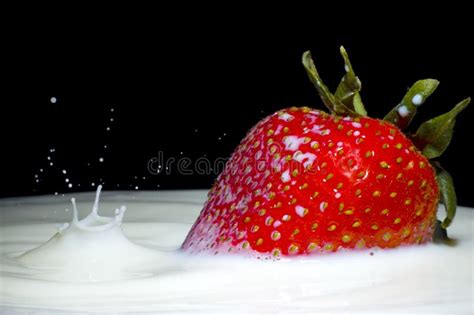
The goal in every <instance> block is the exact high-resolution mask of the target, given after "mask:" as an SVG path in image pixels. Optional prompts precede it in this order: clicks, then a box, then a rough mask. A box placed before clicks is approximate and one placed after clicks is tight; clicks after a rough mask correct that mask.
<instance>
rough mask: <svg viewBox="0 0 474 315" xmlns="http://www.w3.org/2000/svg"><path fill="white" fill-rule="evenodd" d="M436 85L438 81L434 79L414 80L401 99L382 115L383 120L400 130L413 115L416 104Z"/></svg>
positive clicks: (418, 104) (419, 103)
mask: <svg viewBox="0 0 474 315" xmlns="http://www.w3.org/2000/svg"><path fill="white" fill-rule="evenodd" d="M438 85H439V81H438V80H434V79H425V80H419V81H416V82H415V84H413V86H412V87H411V88H410V89H409V90H408V92H407V94H405V96H404V97H403V99H402V101H401V102H400V103H399V104H398V105H397V106H395V108H393V109H392V110H391V111H390V112H389V113H388V114H387V115H386V116H385V117H384V120H385V121H388V122H391V123H392V124H394V125H396V126H397V127H398V128H400V129H401V130H403V129H405V128H406V127H408V125H409V124H410V122H411V121H412V119H413V117H415V114H416V111H417V108H418V106H420V105H422V104H423V103H424V102H425V101H426V99H427V98H428V97H429V96H430V95H431V94H433V92H434V91H435V90H436V88H437V87H438Z"/></svg>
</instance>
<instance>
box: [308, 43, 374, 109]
mask: <svg viewBox="0 0 474 315" xmlns="http://www.w3.org/2000/svg"><path fill="white" fill-rule="evenodd" d="M341 55H342V57H343V58H344V63H345V64H344V69H345V70H346V73H345V75H344V76H343V77H342V79H341V82H340V83H339V85H338V87H337V89H336V92H335V93H334V94H333V93H331V91H329V88H328V87H327V86H326V85H325V84H324V83H323V80H322V79H321V77H320V76H319V73H318V70H316V66H315V65H314V61H313V58H311V53H310V52H309V51H306V52H305V53H303V60H302V61H303V66H304V67H305V69H306V73H307V74H308V77H309V79H310V80H311V82H312V83H313V85H314V87H315V88H316V90H317V91H318V93H319V96H320V97H321V99H322V101H323V103H324V105H326V107H327V108H328V109H329V111H330V112H331V113H332V114H335V115H341V116H343V115H350V116H354V117H357V116H367V111H366V110H365V108H364V104H363V103H362V100H361V98H360V95H359V92H360V90H361V88H362V84H361V82H360V80H359V78H358V77H357V76H356V75H355V73H354V70H353V69H352V65H351V62H350V60H349V56H348V55H347V52H346V50H345V49H344V47H342V46H341Z"/></svg>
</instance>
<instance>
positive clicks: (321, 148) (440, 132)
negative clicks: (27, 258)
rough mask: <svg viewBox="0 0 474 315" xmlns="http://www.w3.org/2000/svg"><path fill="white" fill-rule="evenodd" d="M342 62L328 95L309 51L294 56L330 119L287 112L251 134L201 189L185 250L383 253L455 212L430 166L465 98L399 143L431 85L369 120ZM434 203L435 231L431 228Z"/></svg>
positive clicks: (444, 182)
mask: <svg viewBox="0 0 474 315" xmlns="http://www.w3.org/2000/svg"><path fill="white" fill-rule="evenodd" d="M341 53H342V56H343V58H344V60H345V69H346V74H345V75H344V77H343V79H342V80H341V83H340V84H339V86H338V88H337V90H336V92H335V93H334V94H332V93H331V92H329V89H328V88H327V87H326V86H325V85H324V84H323V83H322V80H321V79H320V77H319V74H318V72H317V70H316V68H315V66H314V63H313V61H312V59H311V56H310V54H309V52H306V53H305V54H304V55H303V64H304V66H305V68H306V70H307V73H308V75H309V77H310V79H311V81H312V82H313V83H314V85H315V87H316V88H317V90H318V92H319V93H320V95H321V97H322V100H323V102H324V103H325V105H326V106H327V107H328V108H329V109H330V111H331V114H327V113H325V112H323V111H320V110H314V109H310V108H307V107H302V108H296V107H293V108H289V109H283V110H280V111H278V112H276V113H274V114H273V115H270V116H268V117H266V118H264V119H263V120H261V121H260V122H259V123H258V124H257V125H256V126H255V127H253V128H252V129H251V130H250V131H249V133H248V134H247V136H246V137H245V139H244V140H243V141H242V142H241V143H240V145H239V146H238V147H237V149H236V150H235V152H234V153H233V154H232V156H231V158H230V160H229V161H228V163H227V164H226V167H225V169H224V171H223V172H222V173H221V174H220V175H219V177H218V178H217V181H216V183H215V184H214V186H213V187H212V189H211V190H210V192H209V196H208V200H207V202H206V204H205V206H204V209H203V210H202V212H201V214H200V215H199V217H198V219H197V220H196V222H195V223H194V225H193V227H192V229H191V230H190V232H189V234H188V236H187V237H186V240H185V241H184V243H183V245H182V248H183V249H184V250H185V251H188V252H191V253H199V252H210V253H214V254H218V253H224V252H244V253H249V254H256V255H257V256H258V257H260V256H262V257H268V256H269V255H273V256H276V257H278V256H280V255H302V254H311V253H324V252H333V251H337V250H339V249H343V248H350V249H352V248H371V247H380V248H392V247H397V246H400V245H408V244H418V243H425V242H428V241H430V240H432V238H433V233H434V230H435V228H436V227H437V225H438V227H440V228H442V229H446V228H447V226H448V225H449V223H450V222H451V220H452V219H453V217H454V214H455V209H456V200H455V194H454V189H453V184H452V180H451V177H450V176H449V174H448V173H447V172H446V171H444V170H443V169H442V168H441V167H440V166H439V165H438V166H436V167H435V166H432V164H431V163H430V159H432V158H436V157H438V156H439V155H440V154H441V153H442V152H443V151H444V150H445V149H446V147H447V145H448V144H449V141H450V139H451V136H452V132H453V126H454V120H455V117H456V115H457V114H458V113H459V112H460V111H461V110H462V109H464V108H465V107H466V106H467V104H468V103H469V99H466V100H464V101H462V102H461V103H459V104H458V105H457V106H456V107H455V108H454V109H453V110H452V111H450V112H448V113H446V114H444V115H441V116H439V117H436V118H434V119H432V120H429V121H428V122H426V123H424V124H422V125H421V126H420V128H419V129H418V131H417V133H416V134H415V135H411V136H407V135H405V134H404V133H403V132H402V129H404V128H406V127H407V126H408V124H409V123H410V121H411V119H412V118H413V116H414V114H415V113H416V110H417V106H419V105H421V103H423V102H424V101H425V100H426V98H427V97H428V96H430V95H431V93H432V92H433V91H434V90H435V89H436V87H437V85H438V81H436V80H432V79H427V80H421V81H418V82H416V83H415V84H414V85H413V87H412V88H411V89H410V90H409V91H408V93H407V95H405V97H404V98H403V100H402V101H401V102H400V104H398V105H397V106H396V107H395V108H394V109H393V110H392V111H391V112H390V113H389V114H388V115H387V116H386V117H385V118H384V120H378V119H373V118H369V117H367V116H366V114H367V113H366V111H365V108H364V106H363V104H362V101H361V98H360V95H359V91H360V89H361V83H360V80H359V79H358V78H357V77H356V76H355V73H354V71H353V69H352V66H351V64H350V62H349V58H348V56H347V53H346V51H345V50H344V49H343V48H342V47H341ZM415 144H416V145H415ZM440 192H441V194H440ZM440 197H441V200H442V201H443V202H444V203H445V206H446V210H447V217H446V219H445V220H444V221H443V222H441V221H438V220H436V211H437V208H438V200H439V198H440Z"/></svg>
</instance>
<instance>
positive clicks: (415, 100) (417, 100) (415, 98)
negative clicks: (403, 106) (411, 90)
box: [411, 94, 423, 106]
mask: <svg viewBox="0 0 474 315" xmlns="http://www.w3.org/2000/svg"><path fill="white" fill-rule="evenodd" d="M411 102H412V103H413V105H416V106H419V105H421V104H422V103H423V96H421V94H415V96H413V98H412V99H411Z"/></svg>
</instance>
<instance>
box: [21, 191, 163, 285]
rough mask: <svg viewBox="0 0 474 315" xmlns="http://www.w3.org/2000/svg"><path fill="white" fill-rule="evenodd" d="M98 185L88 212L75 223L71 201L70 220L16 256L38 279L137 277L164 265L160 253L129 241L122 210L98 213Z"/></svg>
mask: <svg viewBox="0 0 474 315" xmlns="http://www.w3.org/2000/svg"><path fill="white" fill-rule="evenodd" d="M101 190H102V186H98V187H97V191H96V196H95V201H94V205H93V207H92V210H91V212H90V213H89V214H88V215H87V216H86V217H85V218H83V219H81V220H79V213H78V210H77V205H76V200H75V198H71V202H72V205H73V218H72V221H71V222H70V223H65V224H63V225H62V226H61V227H59V229H58V231H57V233H55V234H54V235H53V236H52V237H51V238H50V239H49V240H48V241H47V242H46V243H44V244H42V245H40V246H38V247H36V248H34V249H31V250H29V251H27V252H25V253H23V254H21V255H20V256H18V257H17V261H18V262H19V263H21V264H22V265H24V266H26V267H28V268H34V269H37V270H38V271H40V272H41V277H42V278H45V279H50V280H58V281H66V282H97V281H108V280H119V279H124V278H135V277H141V276H142V275H143V274H145V273H149V272H150V270H154V269H156V266H159V267H160V266H163V265H166V263H164V260H166V259H164V258H163V253H162V252H160V251H157V250H153V249H150V248H148V247H143V246H140V245H137V244H135V243H133V242H131V241H130V240H129V239H128V238H127V237H126V236H125V234H124V233H123V231H122V228H121V224H122V220H123V217H124V214H125V210H126V207H125V206H121V207H120V208H117V209H115V217H104V216H100V215H99V214H98V211H99V197H100V193H101Z"/></svg>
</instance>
